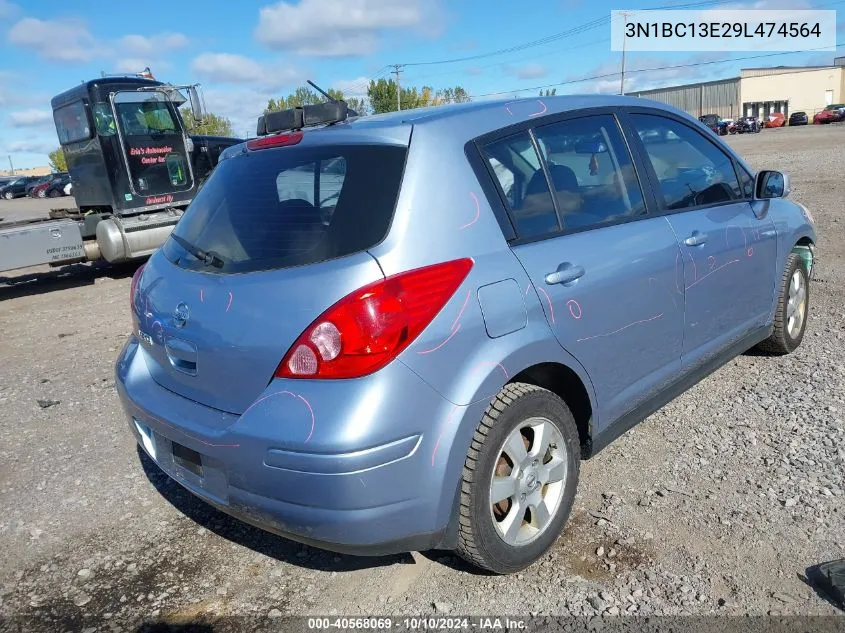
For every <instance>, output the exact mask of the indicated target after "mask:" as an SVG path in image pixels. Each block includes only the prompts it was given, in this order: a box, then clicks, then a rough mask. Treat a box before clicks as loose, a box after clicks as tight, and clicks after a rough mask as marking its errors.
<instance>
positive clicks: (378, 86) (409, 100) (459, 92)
mask: <svg viewBox="0 0 845 633" xmlns="http://www.w3.org/2000/svg"><path fill="white" fill-rule="evenodd" d="M397 92H399V90H398V88H397V86H396V82H395V81H394V80H393V79H379V80H378V81H370V86H369V88H367V96H368V97H369V99H370V108H371V109H372V111H373V112H375V113H380V112H395V111H396V110H398V109H399V107H398V106H399V104H398V103H397V98H396V94H397ZM400 97H401V102H402V103H401V106H402V109H403V110H410V109H412V108H425V107H428V106H436V105H443V104H445V103H463V102H465V101H470V100H471V97H470V96H469V94H468V93H467V91H466V90H464V89H463V88H462V87H460V86H455V87H454V88H446V89H443V90H437V91H435V90H434V89H433V88H432V87H431V86H423V87H422V88H419V89H418V88H416V87H411V86H408V87H403V88H402V91H401V94H400Z"/></svg>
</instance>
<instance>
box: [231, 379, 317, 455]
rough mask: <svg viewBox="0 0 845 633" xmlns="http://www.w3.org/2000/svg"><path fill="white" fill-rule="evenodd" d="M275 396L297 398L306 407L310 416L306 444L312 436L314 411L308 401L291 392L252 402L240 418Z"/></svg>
mask: <svg viewBox="0 0 845 633" xmlns="http://www.w3.org/2000/svg"><path fill="white" fill-rule="evenodd" d="M276 396H290V397H291V398H299V399H300V400H302V402H303V404H305V406H306V407H308V413H310V414H311V430H310V431H309V432H308V437H306V438H305V443H307V442H308V440H310V439H311V436H312V435H314V409H313V408H312V407H311V403H310V402H308V400H307V399H306V398H304V397H302V396H300V395H299V394H298V393H293V392H292V391H277V392H275V393H270V394H267V395H266V396H264V397H263V398H259V399H258V400H256V401H255V402H253V403H252V404H251V405H249V407H247V410H246V411H244V412H243V413H242V414H241V416H244V415H246V414H247V413H249V410H250V409H252V408H253V407H255V406H257V405H259V404H261V403H262V402H264V401H265V400H269V399H270V398H275V397H276Z"/></svg>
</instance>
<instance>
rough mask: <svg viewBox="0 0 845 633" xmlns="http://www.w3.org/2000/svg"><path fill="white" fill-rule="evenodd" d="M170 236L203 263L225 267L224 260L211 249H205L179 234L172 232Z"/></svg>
mask: <svg viewBox="0 0 845 633" xmlns="http://www.w3.org/2000/svg"><path fill="white" fill-rule="evenodd" d="M170 237H172V238H173V240H174V241H175V242H176V243H177V244H178V245H179V246H181V247H182V248H184V249H185V250H186V251H188V252H189V253H190V254H191V255H193V256H194V257H196V258H197V259H198V260H200V261H201V262H202V263H204V264H206V265H208V266H214V267H215V268H223V260H222V259H220V257H219V256H218V255H216V254H214V253H212V252H210V251H204V250H202V249H201V248H200V247H198V246H194V245H193V244H191V243H190V242H189V241H188V240H186V239H185V238H183V237H179V236H178V235H174V234H173V233H171V234H170Z"/></svg>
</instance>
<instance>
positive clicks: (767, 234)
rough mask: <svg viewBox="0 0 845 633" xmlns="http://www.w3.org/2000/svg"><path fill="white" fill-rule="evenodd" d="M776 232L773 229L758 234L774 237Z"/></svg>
mask: <svg viewBox="0 0 845 633" xmlns="http://www.w3.org/2000/svg"><path fill="white" fill-rule="evenodd" d="M777 234H778V232H777V231H775V230H770V231H763V232H762V233H760V235H762V236H763V237H775V236H776V235H777Z"/></svg>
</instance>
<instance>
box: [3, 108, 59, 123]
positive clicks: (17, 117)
mask: <svg viewBox="0 0 845 633" xmlns="http://www.w3.org/2000/svg"><path fill="white" fill-rule="evenodd" d="M48 123H49V124H52V123H53V114H52V112H51V111H50V110H38V109H35V108H31V109H29V110H21V111H19V112H11V113H10V114H9V124H10V125H11V126H12V127H40V126H43V125H47V124H48Z"/></svg>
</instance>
